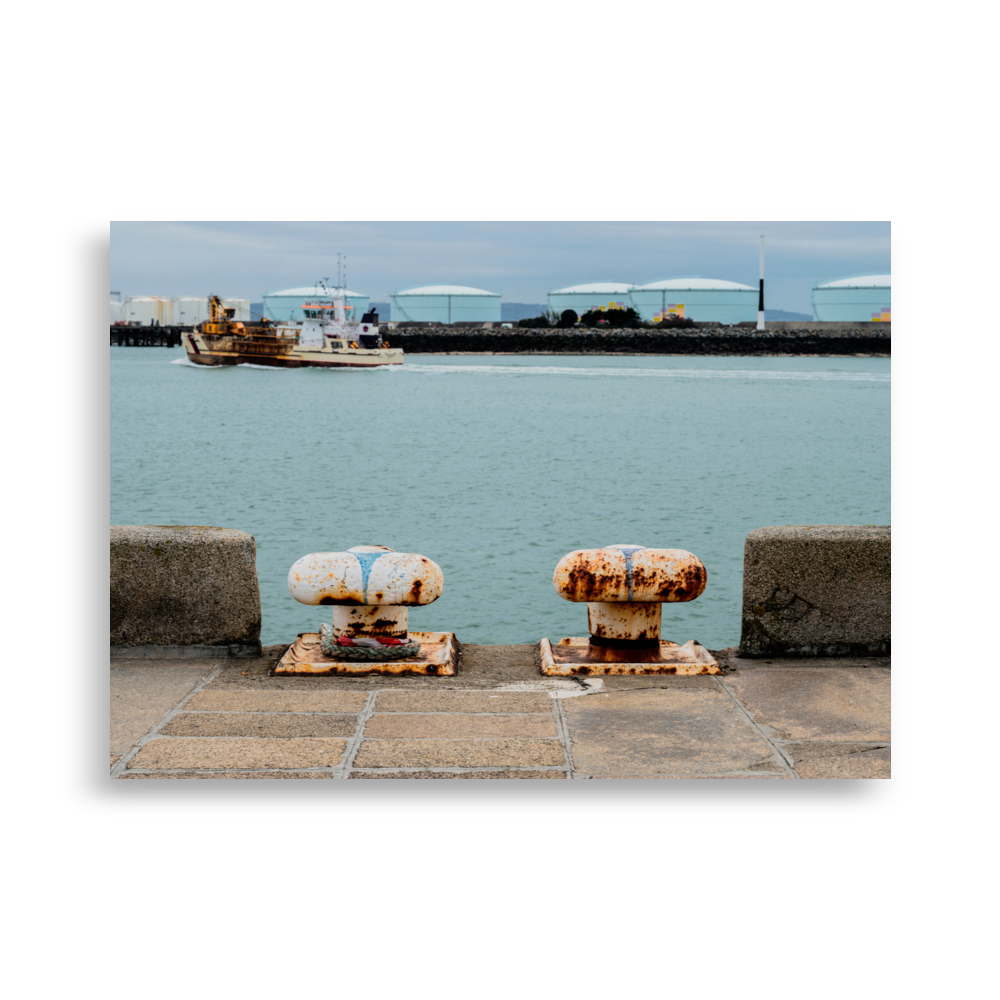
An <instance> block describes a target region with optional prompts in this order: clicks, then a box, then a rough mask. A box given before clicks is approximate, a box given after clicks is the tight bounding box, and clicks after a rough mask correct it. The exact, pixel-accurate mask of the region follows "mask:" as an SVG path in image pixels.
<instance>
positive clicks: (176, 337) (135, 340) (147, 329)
mask: <svg viewBox="0 0 1000 1000" xmlns="http://www.w3.org/2000/svg"><path fill="white" fill-rule="evenodd" d="M193 329H194V327H193V326H125V325H117V326H112V327H111V344H112V346H113V347H180V346H181V334H182V333H187V332H189V331H191V330H193Z"/></svg>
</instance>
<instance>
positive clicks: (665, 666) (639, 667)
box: [538, 638, 722, 677]
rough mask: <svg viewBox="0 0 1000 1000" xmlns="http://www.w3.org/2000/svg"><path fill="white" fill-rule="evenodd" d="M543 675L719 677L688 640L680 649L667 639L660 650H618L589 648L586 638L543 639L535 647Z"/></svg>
mask: <svg viewBox="0 0 1000 1000" xmlns="http://www.w3.org/2000/svg"><path fill="white" fill-rule="evenodd" d="M538 655H539V659H540V660H541V667H542V673H543V674H547V675H548V676H550V677H553V676H556V677H566V676H573V675H586V674H591V675H593V674H676V675H677V676H679V677H690V676H693V675H695V674H721V673H722V668H721V667H720V666H719V664H718V662H717V661H716V659H715V657H714V656H712V654H711V653H710V652H709V651H708V650H707V649H705V647H704V646H703V645H702V644H701V643H700V642H696V641H695V640H694V639H691V640H690V641H689V642H686V643H684V645H683V646H681V645H678V644H677V643H676V642H669V641H667V640H666V639H661V640H660V645H659V648H657V647H656V646H652V647H649V648H646V649H641V648H640V649H621V648H618V647H612V646H598V645H591V643H590V639H589V638H584V639H572V638H571V639H560V640H559V641H558V642H556V643H551V642H549V640H548V639H542V640H541V641H540V642H539V644H538Z"/></svg>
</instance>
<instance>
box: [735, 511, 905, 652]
mask: <svg viewBox="0 0 1000 1000" xmlns="http://www.w3.org/2000/svg"><path fill="white" fill-rule="evenodd" d="M891 595H892V529H891V527H890V526H889V525H874V524H871V525H829V524H815V525H785V526H783V527H771V528H757V529H756V530H754V531H751V532H750V534H749V535H747V538H746V544H745V548H744V558H743V617H742V630H741V636H740V647H739V655H740V656H743V657H775V656H793V657H828V656H889V655H890V652H891V624H892V623H891Z"/></svg>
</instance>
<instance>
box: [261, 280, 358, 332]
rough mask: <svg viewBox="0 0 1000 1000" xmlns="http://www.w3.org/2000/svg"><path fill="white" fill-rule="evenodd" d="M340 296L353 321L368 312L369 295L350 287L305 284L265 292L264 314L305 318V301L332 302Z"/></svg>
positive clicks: (269, 317) (285, 320) (268, 316)
mask: <svg viewBox="0 0 1000 1000" xmlns="http://www.w3.org/2000/svg"><path fill="white" fill-rule="evenodd" d="M340 296H343V298H344V307H345V309H346V312H347V319H348V320H349V321H350V322H352V323H353V322H357V323H360V322H361V317H362V316H364V314H365V313H366V312H368V296H367V295H362V294H361V292H352V291H351V290H350V289H348V288H327V287H326V286H325V285H304V286H303V287H301V288H286V289H284V291H281V292H265V293H264V315H265V316H266V317H267V318H268V319H274V320H278V321H279V322H287V321H288V320H301V319H305V316H304V315H303V314H302V303H303V302H313V301H323V302H332V301H333V300H334V299H335V298H338V297H340Z"/></svg>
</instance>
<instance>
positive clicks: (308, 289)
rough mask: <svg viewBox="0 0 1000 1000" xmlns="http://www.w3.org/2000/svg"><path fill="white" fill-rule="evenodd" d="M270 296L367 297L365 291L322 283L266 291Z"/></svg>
mask: <svg viewBox="0 0 1000 1000" xmlns="http://www.w3.org/2000/svg"><path fill="white" fill-rule="evenodd" d="M264 294H265V295H266V296H267V297H268V298H273V297H274V296H275V295H287V296H289V297H290V298H291V297H293V296H294V297H296V298H301V297H302V296H304V295H315V296H316V297H318V298H336V297H337V296H338V295H344V296H348V295H350V296H353V297H354V298H357V299H364V298H367V296H366V295H365V293H364V292H352V291H351V290H350V289H349V288H324V287H323V286H322V285H303V287H302V288H285V289H283V290H282V291H280V292H265V293H264Z"/></svg>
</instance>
